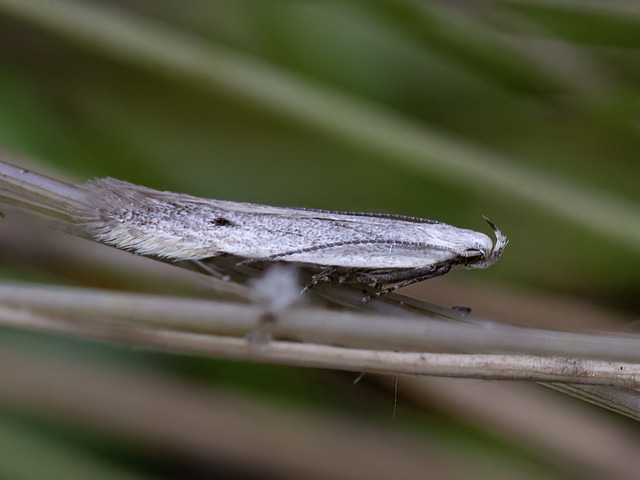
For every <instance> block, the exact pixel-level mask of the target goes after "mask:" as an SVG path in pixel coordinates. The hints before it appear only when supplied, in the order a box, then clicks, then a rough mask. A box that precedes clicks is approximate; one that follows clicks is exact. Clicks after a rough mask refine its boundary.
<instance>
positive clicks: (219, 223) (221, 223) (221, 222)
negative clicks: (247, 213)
mask: <svg viewBox="0 0 640 480" xmlns="http://www.w3.org/2000/svg"><path fill="white" fill-rule="evenodd" d="M209 223H210V224H211V225H215V226H216V227H233V226H235V223H233V222H232V221H231V220H228V219H226V218H222V217H216V218H212V219H210V220H209Z"/></svg>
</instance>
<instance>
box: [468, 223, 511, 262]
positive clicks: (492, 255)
mask: <svg viewBox="0 0 640 480" xmlns="http://www.w3.org/2000/svg"><path fill="white" fill-rule="evenodd" d="M482 218H484V220H485V221H486V222H487V223H488V224H489V227H491V230H493V234H494V235H495V236H496V241H495V242H493V243H492V245H491V247H489V248H484V247H480V248H478V249H470V251H469V255H468V256H469V257H473V256H474V255H473V253H475V252H477V253H476V255H477V257H476V259H474V260H471V261H470V262H469V263H468V264H467V265H466V266H467V267H468V268H487V267H488V266H490V265H493V264H494V263H495V262H497V261H498V259H499V258H500V256H501V255H502V252H503V251H504V248H505V247H506V246H507V244H508V243H509V240H508V239H507V236H506V235H505V234H503V233H502V232H501V231H500V229H499V228H498V227H496V224H495V223H493V222H492V221H491V220H489V219H488V218H487V217H485V216H484V215H483V216H482ZM487 240H488V239H487Z"/></svg>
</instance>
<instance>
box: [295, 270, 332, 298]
mask: <svg viewBox="0 0 640 480" xmlns="http://www.w3.org/2000/svg"><path fill="white" fill-rule="evenodd" d="M338 270H339V269H338V268H337V267H327V268H325V269H323V270H322V271H320V272H318V273H316V274H315V275H313V276H312V277H311V280H310V281H309V283H307V285H306V286H305V287H304V288H303V289H302V292H300V293H304V292H306V291H307V290H310V289H312V288H313V287H315V286H316V285H317V284H319V283H320V282H330V281H332V280H333V278H332V276H333V275H334V274H336V273H337V272H338Z"/></svg>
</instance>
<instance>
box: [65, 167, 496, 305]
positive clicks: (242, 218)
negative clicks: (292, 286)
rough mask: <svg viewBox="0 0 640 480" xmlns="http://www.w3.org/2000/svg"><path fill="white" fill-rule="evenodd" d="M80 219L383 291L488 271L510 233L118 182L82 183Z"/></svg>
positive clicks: (122, 236)
mask: <svg viewBox="0 0 640 480" xmlns="http://www.w3.org/2000/svg"><path fill="white" fill-rule="evenodd" d="M81 188H82V190H83V191H84V193H85V196H86V201H85V202H84V206H83V207H81V208H80V209H79V210H78V211H76V212H75V214H74V216H75V218H76V221H77V222H79V223H81V224H82V225H84V227H85V228H86V229H87V231H88V232H89V233H90V234H91V235H92V236H93V237H94V238H95V239H96V240H98V241H100V242H103V243H107V244H110V245H113V246H115V247H117V248H121V249H126V250H130V251H133V252H135V253H137V254H140V255H150V256H155V257H160V258H164V259H170V260H203V259H210V258H215V257H221V256H226V255H231V256H234V257H237V258H238V259H239V261H240V262H241V263H247V264H250V263H254V262H266V263H271V262H289V263H292V264H295V265H300V266H302V267H306V268H308V269H310V270H311V271H312V272H315V273H314V274H313V276H312V277H311V280H310V282H309V283H308V285H307V287H306V288H311V287H313V286H314V285H316V284H317V283H318V282H338V283H341V284H349V285H357V286H362V287H372V288H373V289H374V290H375V291H376V294H375V295H376V296H377V295H382V294H384V293H387V292H391V291H393V290H395V289H397V288H400V287H404V286H406V285H410V284H412V283H415V282H420V281H422V280H426V279H429V278H433V277H437V276H439V275H443V274H445V273H447V272H449V270H451V269H452V268H457V267H464V268H486V267H488V266H490V265H492V264H493V263H494V262H496V261H497V260H498V259H499V258H500V256H501V255H502V252H503V250H504V248H505V246H506V245H507V243H508V240H507V237H506V236H505V235H503V234H502V232H501V231H500V230H499V229H498V228H497V227H496V226H495V224H494V223H492V222H491V221H490V220H489V219H488V218H486V217H484V218H485V220H486V221H487V223H488V224H489V227H490V228H491V229H492V230H493V233H494V235H495V237H496V240H495V243H494V242H493V241H492V240H491V239H490V238H489V237H488V236H487V235H485V234H483V233H480V232H475V231H473V230H467V229H464V228H458V227H454V226H451V225H447V224H446V223H441V222H437V221H434V220H426V219H423V218H416V217H409V216H402V215H390V214H375V213H355V212H334V211H326V210H312V209H306V208H295V207H273V206H267V205H257V204H252V203H240V202H231V201H224V200H214V199H207V198H198V197H194V196H190V195H186V194H177V193H172V192H163V191H157V190H153V189H150V188H147V187H143V186H138V185H134V184H131V183H128V182H124V181H121V180H116V179H113V178H99V179H94V180H90V181H89V182H87V183H86V184H85V185H83V186H82V187H81Z"/></svg>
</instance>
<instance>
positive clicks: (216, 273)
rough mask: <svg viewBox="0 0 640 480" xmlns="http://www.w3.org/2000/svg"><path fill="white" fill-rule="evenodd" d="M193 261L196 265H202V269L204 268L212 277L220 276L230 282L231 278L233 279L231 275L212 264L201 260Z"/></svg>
mask: <svg viewBox="0 0 640 480" xmlns="http://www.w3.org/2000/svg"><path fill="white" fill-rule="evenodd" d="M191 261H192V262H193V263H194V264H195V265H197V266H198V267H200V269H202V271H203V272H204V273H206V274H207V275H211V276H212V277H215V278H219V279H220V280H224V281H225V282H228V281H229V280H231V277H230V276H229V275H225V274H224V273H222V272H220V271H219V270H217V269H216V268H214V267H212V266H211V265H207V264H206V263H204V262H203V261H201V260H191Z"/></svg>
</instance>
